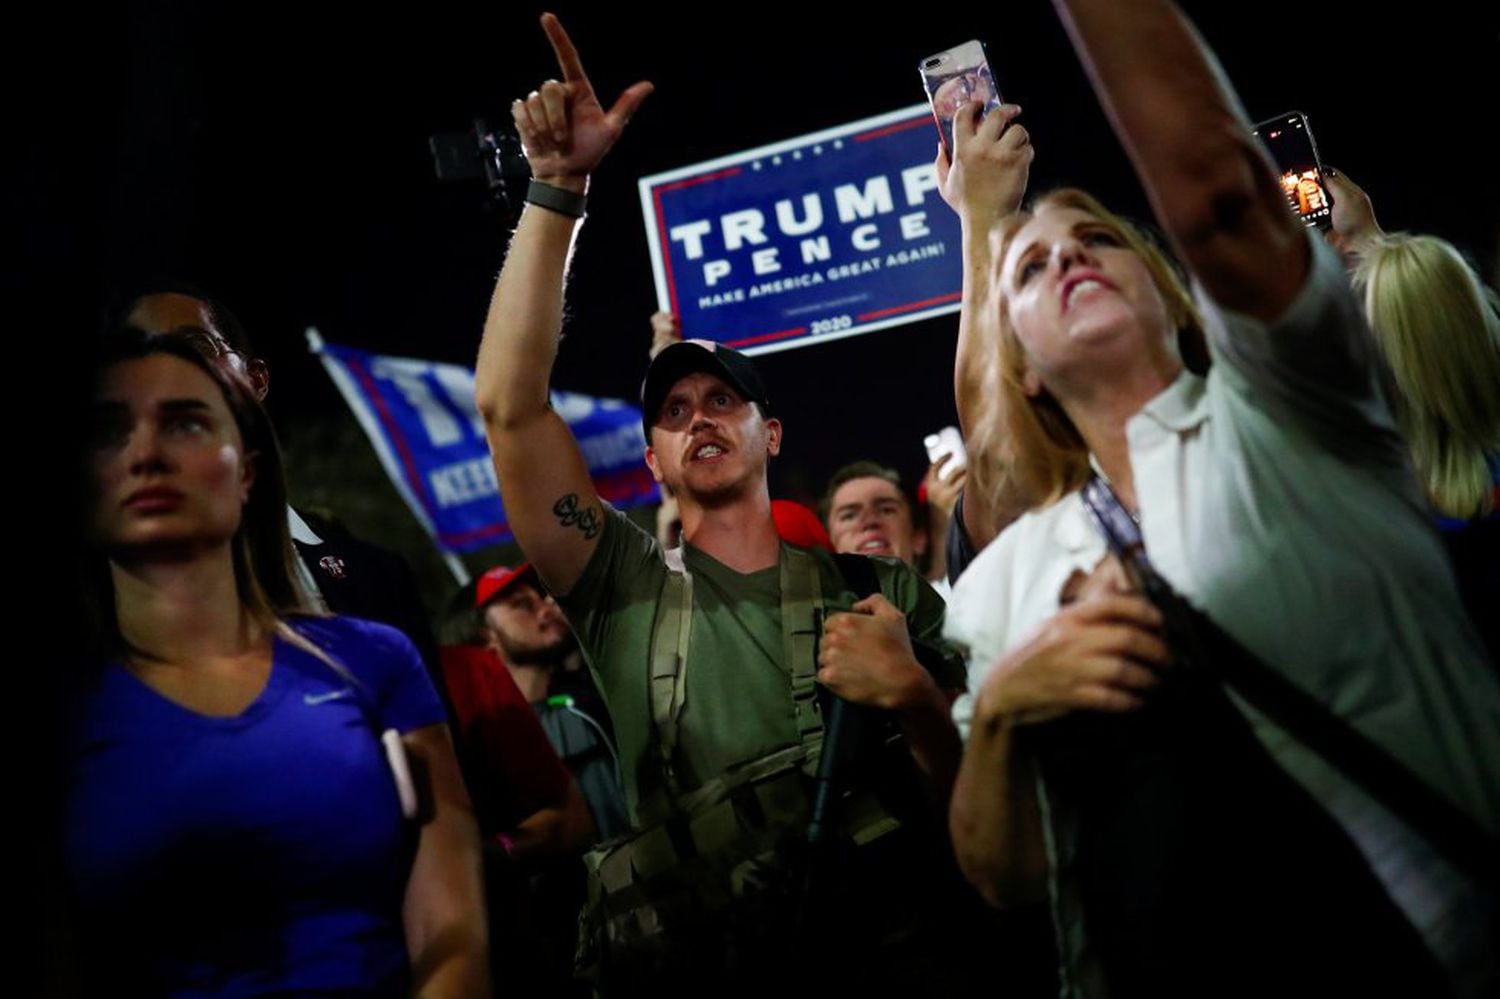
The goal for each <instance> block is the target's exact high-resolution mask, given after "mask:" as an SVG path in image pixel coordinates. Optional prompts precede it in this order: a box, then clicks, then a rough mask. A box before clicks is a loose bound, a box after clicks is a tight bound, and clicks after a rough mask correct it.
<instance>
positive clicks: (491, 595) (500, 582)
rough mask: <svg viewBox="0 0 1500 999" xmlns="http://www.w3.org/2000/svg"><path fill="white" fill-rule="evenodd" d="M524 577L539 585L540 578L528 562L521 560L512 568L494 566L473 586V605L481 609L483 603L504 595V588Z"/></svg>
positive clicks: (508, 587) (506, 588)
mask: <svg viewBox="0 0 1500 999" xmlns="http://www.w3.org/2000/svg"><path fill="white" fill-rule="evenodd" d="M524 579H530V580H531V582H533V583H535V584H536V585H537V587H538V588H540V586H541V579H540V577H538V576H537V574H536V570H535V569H533V568H532V567H531V563H530V562H522V563H521V564H520V565H518V566H516V567H515V568H514V569H512V568H510V567H509V566H504V565H497V566H495V567H494V568H493V569H490V570H489V571H488V572H486V573H485V574H484V575H483V576H480V577H479V583H478V585H477V586H476V587H475V588H474V606H475V607H476V608H478V609H480V610H483V609H484V606H485V604H487V603H489V602H490V601H491V600H494V599H495V598H496V597H499V596H502V595H504V593H505V591H506V590H508V589H510V588H511V587H512V586H514V585H515V584H516V583H519V582H521V581H522V580H524Z"/></svg>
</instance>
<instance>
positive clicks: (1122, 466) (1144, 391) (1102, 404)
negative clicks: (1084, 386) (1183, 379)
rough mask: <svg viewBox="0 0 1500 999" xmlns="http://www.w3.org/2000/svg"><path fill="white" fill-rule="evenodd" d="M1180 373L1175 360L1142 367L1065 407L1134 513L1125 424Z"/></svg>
mask: <svg viewBox="0 0 1500 999" xmlns="http://www.w3.org/2000/svg"><path fill="white" fill-rule="evenodd" d="M1181 373H1182V363H1181V362H1180V361H1178V360H1177V359H1176V358H1175V357H1173V358H1170V359H1165V362H1164V363H1156V364H1148V365H1143V366H1141V367H1140V368H1138V369H1136V370H1135V371H1133V372H1131V371H1126V372H1121V373H1119V374H1117V375H1115V376H1113V377H1112V378H1111V380H1110V382H1109V384H1107V385H1105V386H1101V387H1100V389H1099V390H1098V391H1096V392H1092V393H1089V394H1086V395H1084V396H1082V397H1080V398H1075V399H1073V400H1071V401H1070V402H1069V403H1067V404H1066V406H1065V407H1064V408H1065V409H1066V410H1067V413H1068V417H1069V418H1070V419H1071V420H1072V421H1073V425H1074V426H1075V427H1077V428H1078V433H1079V434H1080V435H1081V436H1082V437H1083V442H1084V444H1086V445H1087V446H1088V449H1089V453H1090V454H1092V455H1093V456H1094V460H1095V461H1096V462H1098V464H1099V468H1100V469H1101V470H1102V471H1103V472H1104V477H1105V478H1107V479H1108V480H1109V484H1110V487H1111V488H1112V489H1113V490H1114V491H1115V495H1116V496H1118V497H1120V502H1121V503H1123V504H1125V506H1126V508H1127V509H1129V510H1130V511H1131V512H1135V511H1136V510H1137V509H1139V507H1138V504H1137V502H1136V494H1135V475H1134V471H1133V469H1132V468H1131V465H1130V442H1129V440H1128V439H1127V438H1126V436H1125V425H1126V424H1127V423H1128V422H1129V421H1130V418H1131V417H1132V416H1134V415H1135V414H1137V413H1139V412H1140V411H1141V410H1142V409H1143V408H1144V407H1145V405H1146V403H1148V402H1150V401H1151V400H1152V399H1154V398H1156V397H1157V396H1158V395H1160V394H1161V393H1162V392H1163V391H1165V390H1166V389H1167V387H1168V386H1170V385H1171V384H1172V383H1173V382H1174V381H1176V380H1177V376H1178V375H1180V374H1181Z"/></svg>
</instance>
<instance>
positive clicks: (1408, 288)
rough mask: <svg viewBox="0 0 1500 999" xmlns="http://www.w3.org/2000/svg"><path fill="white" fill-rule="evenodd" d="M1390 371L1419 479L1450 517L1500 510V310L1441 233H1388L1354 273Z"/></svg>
mask: <svg viewBox="0 0 1500 999" xmlns="http://www.w3.org/2000/svg"><path fill="white" fill-rule="evenodd" d="M1354 281H1355V290H1356V291H1357V292H1359V293H1360V294H1361V296H1362V298H1363V300H1364V305H1365V315H1366V316H1367V317H1368V318H1369V321H1370V329H1371V330H1372V331H1373V332H1374V334H1375V339H1376V341H1377V342H1378V343H1379V344H1380V351H1381V353H1382V354H1383V355H1384V356H1385V359H1386V363H1387V364H1388V365H1389V367H1390V372H1391V378H1392V380H1393V382H1394V388H1395V392H1394V398H1393V399H1392V406H1393V408H1394V410H1395V413H1396V421H1397V423H1398V424H1399V425H1400V427H1401V433H1402V435H1403V436H1404V437H1405V438H1406V441H1407V443H1408V444H1409V445H1410V446H1411V454H1412V459H1413V461H1414V462H1415V464H1416V468H1417V477H1418V478H1419V479H1420V480H1421V482H1422V484H1423V485H1424V486H1426V487H1427V492H1428V495H1429V496H1431V497H1432V503H1433V506H1434V507H1436V508H1437V511H1438V513H1440V514H1441V515H1442V516H1443V517H1446V518H1450V519H1452V520H1457V521H1469V520H1475V519H1477V518H1480V517H1485V516H1489V515H1491V514H1493V513H1494V512H1495V491H1496V481H1497V474H1500V312H1497V311H1496V304H1495V301H1494V297H1493V296H1494V293H1493V292H1489V291H1488V290H1487V289H1485V288H1484V287H1483V286H1482V285H1481V284H1480V283H1479V278H1478V276H1477V275H1476V274H1475V273H1474V271H1473V270H1472V269H1471V268H1470V267H1469V265H1468V264H1467V263H1466V262H1465V261H1464V259H1463V257H1462V256H1461V255H1460V254H1459V252H1458V251H1457V250H1456V249H1454V248H1453V246H1452V245H1451V244H1450V243H1448V242H1446V241H1445V240H1442V239H1439V238H1437V237H1436V236H1417V235H1412V234H1410V233H1394V234H1391V235H1383V234H1382V235H1381V236H1379V237H1377V238H1376V239H1374V240H1373V241H1372V242H1370V243H1369V244H1368V245H1367V246H1366V248H1365V249H1364V252H1363V253H1362V255H1361V258H1360V262H1359V265H1358V267H1357V269H1356V270H1355V272H1354Z"/></svg>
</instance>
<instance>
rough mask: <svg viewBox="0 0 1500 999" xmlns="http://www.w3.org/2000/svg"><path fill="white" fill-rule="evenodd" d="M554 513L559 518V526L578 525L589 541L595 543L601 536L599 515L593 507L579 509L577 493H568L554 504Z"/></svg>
mask: <svg viewBox="0 0 1500 999" xmlns="http://www.w3.org/2000/svg"><path fill="white" fill-rule="evenodd" d="M552 512H553V513H554V514H555V515H556V516H557V522H558V523H559V524H562V526H564V527H573V526H575V525H577V527H578V529H579V530H580V531H582V532H583V536H584V537H585V538H587V539H588V540H590V541H593V540H594V539H595V538H597V537H598V536H599V531H600V530H601V525H600V523H599V515H598V514H597V513H596V512H595V510H594V508H593V507H591V506H586V507H584V508H583V509H582V510H580V509H578V494H577V493H568V494H567V495H566V496H564V497H563V498H562V499H560V500H558V501H557V502H556V503H553V504H552Z"/></svg>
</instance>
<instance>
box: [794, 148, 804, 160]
mask: <svg viewBox="0 0 1500 999" xmlns="http://www.w3.org/2000/svg"><path fill="white" fill-rule="evenodd" d="M801 158H802V150H800V149H794V150H792V159H794V160H800V159H801Z"/></svg>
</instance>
